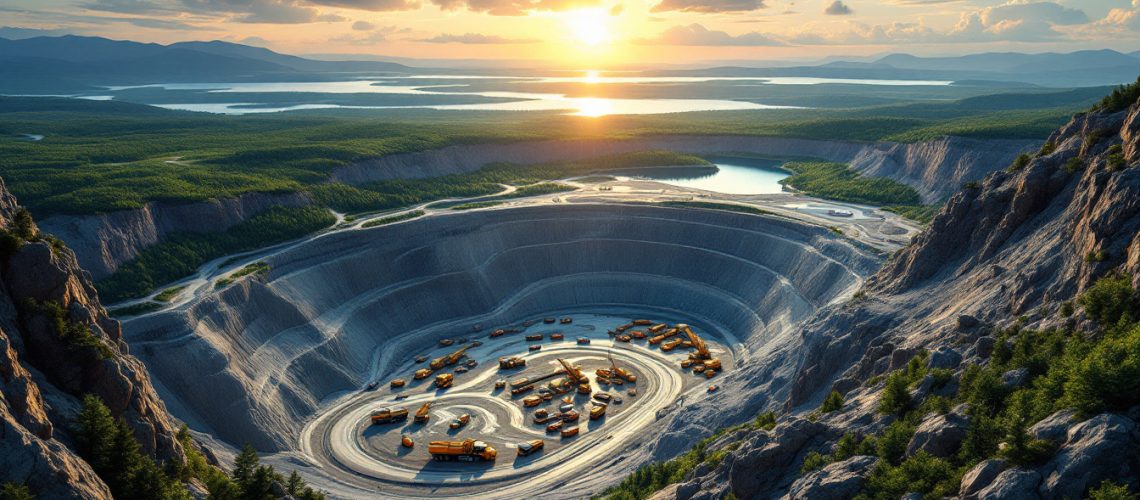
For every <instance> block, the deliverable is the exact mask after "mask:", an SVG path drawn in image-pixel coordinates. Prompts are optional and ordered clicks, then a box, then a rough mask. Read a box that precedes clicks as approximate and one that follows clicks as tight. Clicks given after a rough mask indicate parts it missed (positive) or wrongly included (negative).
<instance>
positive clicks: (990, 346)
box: [974, 336, 997, 358]
mask: <svg viewBox="0 0 1140 500" xmlns="http://www.w3.org/2000/svg"><path fill="white" fill-rule="evenodd" d="M996 342H997V341H996V340H994V338H993V337H989V336H986V337H979V338H978V340H976V341H974V353H976V354H977V355H978V357H980V358H988V357H990V354H993V352H994V344H995V343H996Z"/></svg>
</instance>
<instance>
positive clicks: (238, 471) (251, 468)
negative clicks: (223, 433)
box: [232, 443, 260, 490]
mask: <svg viewBox="0 0 1140 500" xmlns="http://www.w3.org/2000/svg"><path fill="white" fill-rule="evenodd" d="M259 462H260V460H259V459H258V458H257V450H254V449H253V446H250V445H249V443H246V445H245V446H244V447H242V449H241V453H239V454H238V456H237V458H235V459H234V473H233V474H232V476H233V478H234V481H236V482H237V483H238V486H240V487H241V488H242V489H243V490H244V489H246V485H247V484H249V482H250V480H252V478H253V473H254V472H256V470H257V464H258V463H259Z"/></svg>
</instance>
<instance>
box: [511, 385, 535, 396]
mask: <svg viewBox="0 0 1140 500" xmlns="http://www.w3.org/2000/svg"><path fill="white" fill-rule="evenodd" d="M533 390H534V384H527V385H524V386H522V387H515V388H514V389H511V395H512V396H518V395H519V394H526V393H528V392H530V391H533Z"/></svg>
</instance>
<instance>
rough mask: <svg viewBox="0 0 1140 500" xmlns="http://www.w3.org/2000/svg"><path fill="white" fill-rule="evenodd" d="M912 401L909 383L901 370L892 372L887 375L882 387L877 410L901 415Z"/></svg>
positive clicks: (908, 408) (907, 409)
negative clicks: (884, 385)
mask: <svg viewBox="0 0 1140 500" xmlns="http://www.w3.org/2000/svg"><path fill="white" fill-rule="evenodd" d="M913 404H914V401H913V400H912V399H911V396H910V383H909V382H908V381H907V379H906V376H905V375H904V374H903V373H902V372H895V373H892V374H891V375H890V376H889V377H887V385H886V387H884V388H883V393H882V396H880V399H879V411H880V412H882V413H893V414H895V415H902V414H904V413H906V412H907V411H909V410H910V408H911V405H913Z"/></svg>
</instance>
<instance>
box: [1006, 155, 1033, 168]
mask: <svg viewBox="0 0 1140 500" xmlns="http://www.w3.org/2000/svg"><path fill="white" fill-rule="evenodd" d="M1029 160H1030V157H1029V154H1028V153H1021V154H1020V155H1018V156H1017V158H1015V159H1014V160H1013V163H1012V164H1011V165H1010V166H1009V168H1008V169H1006V170H1008V171H1010V172H1017V171H1018V170H1022V169H1024V168H1025V167H1027V166H1029Z"/></svg>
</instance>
